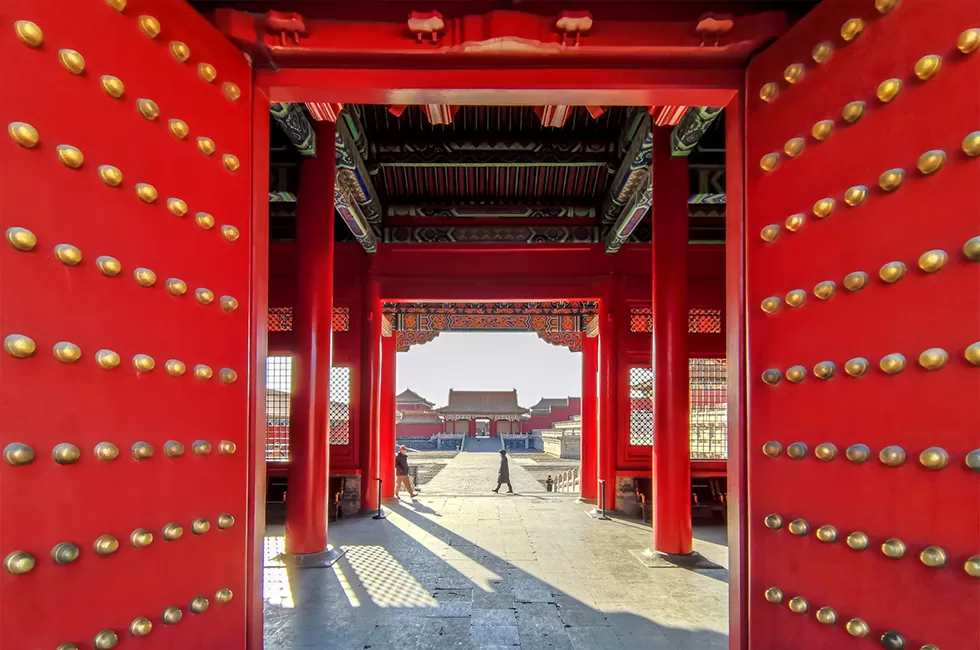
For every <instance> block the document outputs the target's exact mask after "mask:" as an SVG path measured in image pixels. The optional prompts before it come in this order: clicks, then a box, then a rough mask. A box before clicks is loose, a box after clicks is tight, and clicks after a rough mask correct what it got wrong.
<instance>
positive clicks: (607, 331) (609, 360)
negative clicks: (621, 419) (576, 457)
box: [596, 278, 619, 510]
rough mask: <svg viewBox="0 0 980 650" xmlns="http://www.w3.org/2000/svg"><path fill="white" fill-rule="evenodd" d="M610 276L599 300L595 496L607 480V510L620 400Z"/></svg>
mask: <svg viewBox="0 0 980 650" xmlns="http://www.w3.org/2000/svg"><path fill="white" fill-rule="evenodd" d="M614 289H615V287H614V283H613V279H612V278H610V279H609V283H608V284H607V285H606V288H605V290H604V291H603V295H602V299H601V300H600V301H599V387H598V391H599V400H598V402H599V436H598V441H597V444H596V449H597V450H598V454H597V460H596V469H597V471H596V475H597V476H596V499H598V500H600V501H601V500H602V488H601V487H600V486H599V483H598V481H599V480H603V481H605V482H606V488H605V490H606V492H605V494H606V510H613V509H614V508H615V507H616V429H617V427H616V420H617V417H616V414H617V408H618V406H619V403H618V401H617V394H618V392H619V391H618V390H617V387H618V381H617V379H618V373H617V368H618V364H617V352H616V330H615V327H614V320H613V319H614V315H615V313H616V309H615V307H614V306H613V301H614V300H615V291H614Z"/></svg>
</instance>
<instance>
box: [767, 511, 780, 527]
mask: <svg viewBox="0 0 980 650" xmlns="http://www.w3.org/2000/svg"><path fill="white" fill-rule="evenodd" d="M765 524H766V528H768V529H769V530H779V529H781V528H782V527H783V518H782V517H780V516H779V515H777V514H771V515H768V516H767V517H766V520H765Z"/></svg>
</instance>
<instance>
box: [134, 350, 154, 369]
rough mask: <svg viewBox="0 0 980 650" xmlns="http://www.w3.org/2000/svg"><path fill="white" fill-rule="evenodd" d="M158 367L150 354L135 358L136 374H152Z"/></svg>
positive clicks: (139, 355) (138, 355)
mask: <svg viewBox="0 0 980 650" xmlns="http://www.w3.org/2000/svg"><path fill="white" fill-rule="evenodd" d="M155 367H156V361H155V360H154V359H153V357H151V356H150V355H148V354H137V355H134V356H133V369H134V370H135V371H136V372H150V371H151V370H153V368H155Z"/></svg>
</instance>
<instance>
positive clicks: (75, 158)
mask: <svg viewBox="0 0 980 650" xmlns="http://www.w3.org/2000/svg"><path fill="white" fill-rule="evenodd" d="M55 151H56V152H57V154H58V160H60V161H61V163H62V164H63V165H64V166H65V167H71V168H72V169H78V168H79V167H81V166H82V163H84V162H85V155H84V154H82V152H81V150H80V149H79V148H78V147H73V146H71V145H70V144H59V145H58V146H57V147H55Z"/></svg>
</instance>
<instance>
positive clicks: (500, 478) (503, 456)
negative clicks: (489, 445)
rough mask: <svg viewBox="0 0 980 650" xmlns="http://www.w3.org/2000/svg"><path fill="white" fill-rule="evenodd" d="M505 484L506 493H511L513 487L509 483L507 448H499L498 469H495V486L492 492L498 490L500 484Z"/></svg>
mask: <svg viewBox="0 0 980 650" xmlns="http://www.w3.org/2000/svg"><path fill="white" fill-rule="evenodd" d="M504 483H506V484H507V494H513V493H514V488H513V487H512V486H511V484H510V465H509V464H508V463H507V450H506V449H501V450H500V469H498V470H497V487H496V488H495V489H494V490H493V491H494V492H500V486H501V485H503V484H504Z"/></svg>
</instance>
